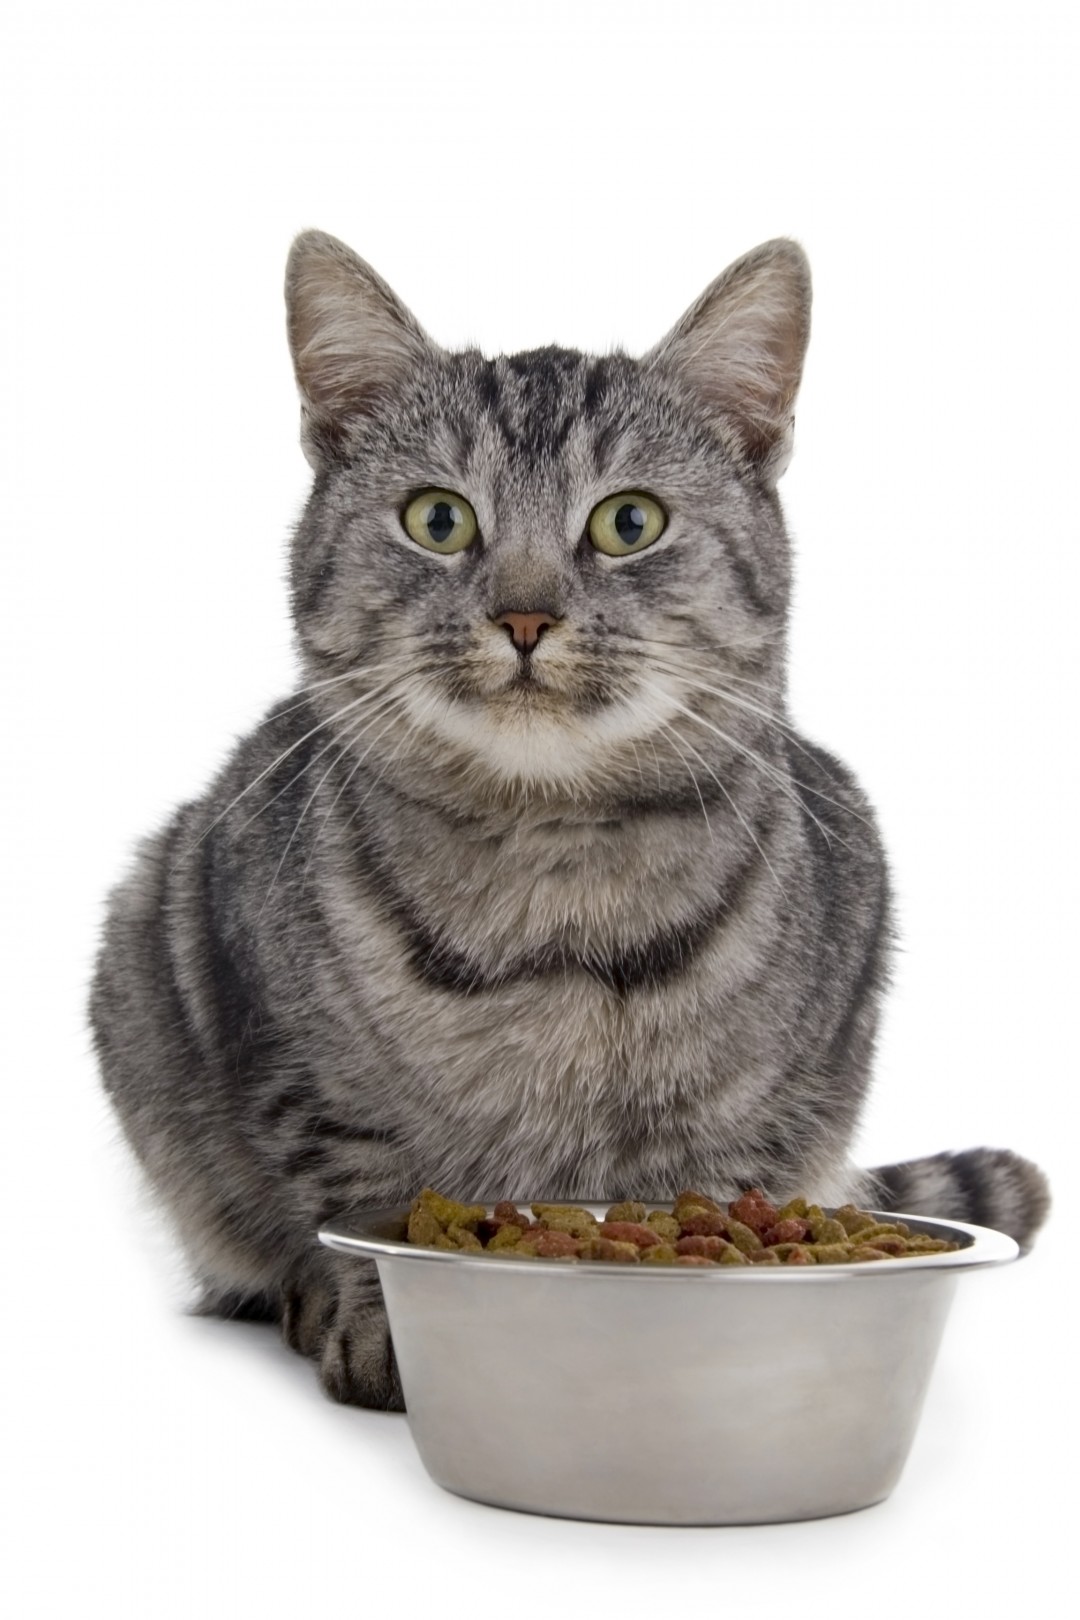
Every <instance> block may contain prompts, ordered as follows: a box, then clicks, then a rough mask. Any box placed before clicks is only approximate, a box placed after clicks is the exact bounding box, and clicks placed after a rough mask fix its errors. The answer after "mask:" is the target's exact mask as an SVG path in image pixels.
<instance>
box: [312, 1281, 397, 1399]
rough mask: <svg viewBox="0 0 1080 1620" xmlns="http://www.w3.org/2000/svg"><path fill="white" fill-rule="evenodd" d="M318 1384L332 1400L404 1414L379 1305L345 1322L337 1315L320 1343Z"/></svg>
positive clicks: (385, 1325) (395, 1362)
mask: <svg viewBox="0 0 1080 1620" xmlns="http://www.w3.org/2000/svg"><path fill="white" fill-rule="evenodd" d="M319 1382H320V1384H321V1385H322V1387H323V1389H324V1390H325V1391H326V1393H327V1395H329V1396H330V1398H331V1400H334V1401H343V1402H344V1403H345V1404H346V1405H349V1406H368V1407H376V1408H378V1410H380V1411H383V1412H404V1410H405V1396H404V1394H403V1393H402V1389H401V1379H400V1378H399V1376H398V1370H397V1361H396V1360H395V1358H394V1346H393V1344H392V1343H391V1340H390V1326H389V1323H388V1322H387V1319H386V1311H385V1309H384V1308H383V1306H382V1305H381V1303H380V1304H379V1305H378V1306H376V1307H371V1306H368V1307H366V1308H365V1309H363V1310H361V1311H355V1310H354V1311H353V1312H351V1313H350V1314H349V1315H348V1316H347V1317H346V1318H344V1319H343V1318H342V1315H341V1313H340V1312H339V1314H338V1317H337V1318H336V1320H335V1322H334V1324H333V1326H332V1327H331V1328H330V1331H329V1332H328V1333H327V1335H326V1339H325V1341H324V1343H323V1347H322V1354H321V1356H320V1360H319Z"/></svg>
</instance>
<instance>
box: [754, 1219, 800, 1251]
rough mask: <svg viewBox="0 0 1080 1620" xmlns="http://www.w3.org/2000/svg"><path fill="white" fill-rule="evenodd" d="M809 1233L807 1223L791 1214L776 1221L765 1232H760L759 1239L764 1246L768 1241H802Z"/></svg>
mask: <svg viewBox="0 0 1080 1620" xmlns="http://www.w3.org/2000/svg"><path fill="white" fill-rule="evenodd" d="M809 1233H810V1226H809V1223H808V1222H806V1221H800V1220H799V1219H798V1217H797V1216H795V1215H793V1216H791V1218H790V1219H789V1220H786V1221H777V1223H776V1225H775V1226H770V1227H769V1230H768V1231H767V1232H763V1233H762V1234H761V1241H762V1243H764V1244H765V1245H766V1246H768V1244H770V1243H802V1241H803V1239H804V1238H806V1237H807V1236H809Z"/></svg>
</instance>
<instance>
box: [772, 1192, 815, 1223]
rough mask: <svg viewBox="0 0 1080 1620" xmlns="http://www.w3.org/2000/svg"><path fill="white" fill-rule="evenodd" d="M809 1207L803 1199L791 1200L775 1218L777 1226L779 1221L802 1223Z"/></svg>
mask: <svg viewBox="0 0 1080 1620" xmlns="http://www.w3.org/2000/svg"><path fill="white" fill-rule="evenodd" d="M809 1207H810V1206H809V1205H808V1204H807V1202H806V1199H805V1198H793V1199H792V1200H791V1201H790V1203H787V1204H785V1205H784V1207H783V1209H782V1210H781V1211H780V1213H779V1215H778V1216H777V1217H776V1224H777V1226H779V1224H780V1222H781V1221H804V1220H805V1219H806V1211H807V1209H808V1208H809Z"/></svg>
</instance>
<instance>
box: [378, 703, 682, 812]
mask: <svg viewBox="0 0 1080 1620" xmlns="http://www.w3.org/2000/svg"><path fill="white" fill-rule="evenodd" d="M650 684H651V690H650V693H649V695H648V697H647V698H646V697H644V696H637V697H635V694H633V693H631V694H629V695H628V696H626V697H620V698H616V699H615V700H613V701H612V702H611V703H608V704H605V705H604V706H603V707H602V708H597V709H590V710H589V711H588V712H586V713H582V712H580V711H579V712H574V711H572V710H570V709H569V708H568V707H567V706H564V705H563V704H559V705H558V707H556V706H555V705H554V704H551V705H549V704H546V703H544V702H537V701H536V697H537V696H539V695H540V694H535V695H534V694H528V696H527V700H526V701H520V702H519V701H511V702H505V701H504V702H501V703H482V704H468V705H467V704H463V703H460V702H456V701H455V700H453V699H448V698H435V699H434V700H433V698H432V696H431V694H430V693H429V692H428V693H424V694H423V695H419V696H417V695H414V694H412V693H410V694H408V695H407V697H406V699H405V706H406V708H407V710H408V713H409V718H410V720H411V721H412V722H413V723H414V724H415V726H416V728H417V730H419V731H421V732H425V731H426V732H428V733H429V734H430V733H431V732H434V733H435V734H436V736H438V737H439V738H440V739H441V740H443V741H445V742H449V743H451V744H453V745H454V746H455V747H456V748H459V749H464V750H465V751H467V752H468V754H469V755H470V756H471V757H472V758H473V759H474V760H476V761H478V762H480V763H482V764H483V765H484V766H485V767H486V768H487V769H488V770H489V771H491V772H492V774H493V775H495V776H496V777H497V778H499V779H500V780H501V781H504V782H509V781H517V782H522V783H529V784H531V783H535V784H536V785H538V786H541V785H544V784H547V785H548V786H560V787H565V788H573V789H579V790H581V789H587V788H589V787H590V786H592V787H599V786H602V785H604V783H605V780H606V776H607V773H609V772H610V771H611V770H612V769H613V768H615V767H616V766H617V765H619V764H620V763H621V766H622V768H623V769H625V770H628V771H629V772H630V773H631V774H635V773H636V772H637V770H638V762H637V761H636V759H635V758H634V756H633V753H632V749H633V746H634V745H635V744H637V743H642V742H646V741H648V739H650V738H651V737H653V736H654V735H655V734H656V732H657V730H658V728H659V726H660V723H661V722H662V721H667V720H670V719H672V718H673V717H674V716H675V715H677V714H678V706H677V704H676V702H675V700H674V699H670V698H669V694H668V693H667V692H666V691H661V690H660V688H659V683H656V684H655V685H652V683H650ZM522 696H523V697H525V696H526V695H525V694H522ZM627 750H631V752H629V753H628V752H627Z"/></svg>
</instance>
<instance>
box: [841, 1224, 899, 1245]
mask: <svg viewBox="0 0 1080 1620" xmlns="http://www.w3.org/2000/svg"><path fill="white" fill-rule="evenodd" d="M851 1235H852V1237H853V1238H855V1239H856V1241H857V1242H859V1243H873V1241H874V1239H875V1238H879V1237H903V1233H902V1232H901V1230H900V1228H899V1227H898V1226H894V1225H892V1223H891V1222H889V1221H871V1222H870V1224H869V1225H867V1226H861V1227H860V1228H859V1230H858V1231H857V1232H853V1233H852V1234H851Z"/></svg>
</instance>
